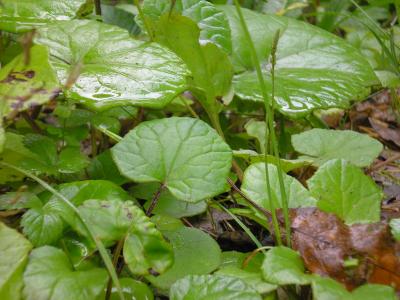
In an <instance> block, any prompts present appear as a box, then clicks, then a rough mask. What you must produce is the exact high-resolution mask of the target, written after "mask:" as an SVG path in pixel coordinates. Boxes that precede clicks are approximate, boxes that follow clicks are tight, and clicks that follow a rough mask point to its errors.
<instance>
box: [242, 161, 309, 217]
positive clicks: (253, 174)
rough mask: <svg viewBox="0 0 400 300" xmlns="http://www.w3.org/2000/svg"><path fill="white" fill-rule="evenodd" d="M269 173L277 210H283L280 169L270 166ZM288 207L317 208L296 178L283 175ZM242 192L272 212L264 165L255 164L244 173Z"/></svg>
mask: <svg viewBox="0 0 400 300" xmlns="http://www.w3.org/2000/svg"><path fill="white" fill-rule="evenodd" d="M268 172H269V176H270V185H271V191H272V197H273V199H272V200H273V201H274V203H275V204H274V205H275V208H282V196H281V190H280V186H279V181H278V169H277V167H276V166H274V165H271V164H269V165H268ZM283 175H284V177H283V181H284V184H285V190H286V195H287V199H288V206H289V207H290V208H296V207H308V206H315V205H316V200H315V199H314V198H313V197H312V196H311V195H310V193H309V192H308V191H307V189H306V188H305V187H304V186H302V184H301V183H300V182H299V181H297V180H296V179H295V178H294V177H292V176H289V175H286V174H283ZM241 189H242V191H243V192H244V193H245V194H246V196H248V197H249V198H250V199H251V200H253V201H254V202H256V203H257V204H259V205H260V206H261V207H264V208H265V209H267V210H271V207H270V205H269V199H268V194H267V183H266V180H265V166H264V163H255V164H252V165H250V166H249V167H248V168H247V169H246V171H245V172H244V177H243V183H242V187H241Z"/></svg>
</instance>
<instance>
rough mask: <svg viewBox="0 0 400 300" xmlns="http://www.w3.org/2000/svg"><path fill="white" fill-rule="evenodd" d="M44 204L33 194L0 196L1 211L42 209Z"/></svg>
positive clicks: (20, 193) (9, 193)
mask: <svg viewBox="0 0 400 300" xmlns="http://www.w3.org/2000/svg"><path fill="white" fill-rule="evenodd" d="M41 206H42V202H41V201H40V199H39V198H38V197H37V196H36V195H35V194H34V193H32V192H25V191H24V192H23V191H18V192H8V193H5V194H3V195H0V210H11V209H22V208H33V207H41Z"/></svg>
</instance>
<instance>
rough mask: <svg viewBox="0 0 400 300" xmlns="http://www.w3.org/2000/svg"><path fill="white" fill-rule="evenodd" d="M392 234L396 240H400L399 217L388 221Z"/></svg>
mask: <svg viewBox="0 0 400 300" xmlns="http://www.w3.org/2000/svg"><path fill="white" fill-rule="evenodd" d="M389 225H390V228H391V231H392V235H393V236H394V238H395V239H396V240H397V241H400V219H392V220H390V222H389Z"/></svg>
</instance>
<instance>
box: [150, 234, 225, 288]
mask: <svg viewBox="0 0 400 300" xmlns="http://www.w3.org/2000/svg"><path fill="white" fill-rule="evenodd" d="M164 234H165V236H166V237H167V238H168V240H169V241H170V242H171V244H172V247H173V249H174V257H175V258H174V264H173V265H172V267H171V268H170V269H169V270H168V271H167V272H166V273H164V274H162V275H160V276H157V277H155V276H147V277H146V278H147V279H148V280H149V281H150V282H151V283H152V284H153V285H154V286H156V287H158V288H160V289H162V290H167V289H169V287H170V286H171V285H172V284H173V283H174V282H176V281H177V280H179V279H181V278H183V277H185V276H187V275H202V274H208V273H210V272H212V271H214V270H215V269H216V268H217V267H218V266H219V264H220V261H221V250H220V248H219V246H218V244H217V243H216V242H215V241H214V240H213V239H212V238H211V237H210V236H209V235H207V234H206V233H204V232H202V231H201V230H199V229H196V228H188V227H182V228H180V229H178V230H175V231H165V232H164Z"/></svg>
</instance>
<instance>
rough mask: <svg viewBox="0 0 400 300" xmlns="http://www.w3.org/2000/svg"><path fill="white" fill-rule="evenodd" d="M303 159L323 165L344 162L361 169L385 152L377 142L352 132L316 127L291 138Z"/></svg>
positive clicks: (364, 135)
mask: <svg viewBox="0 0 400 300" xmlns="http://www.w3.org/2000/svg"><path fill="white" fill-rule="evenodd" d="M292 144H293V147H294V149H295V150H296V151H297V152H300V153H302V154H305V156H302V157H301V158H304V159H308V160H312V161H313V163H314V164H315V165H317V166H321V165H323V164H324V163H326V162H327V161H329V160H331V159H335V158H337V159H340V158H342V159H345V160H347V161H348V162H350V163H352V164H353V165H355V166H358V167H367V166H369V165H370V164H371V163H372V162H373V160H374V159H375V158H376V157H377V156H378V155H379V153H380V152H381V151H382V150H383V146H382V144H381V143H380V142H378V141H377V140H376V139H373V138H371V137H369V136H368V135H366V134H361V133H358V132H355V131H350V130H343V131H342V130H328V129H319V128H315V129H312V130H309V131H306V132H303V133H300V134H296V135H293V136H292Z"/></svg>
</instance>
